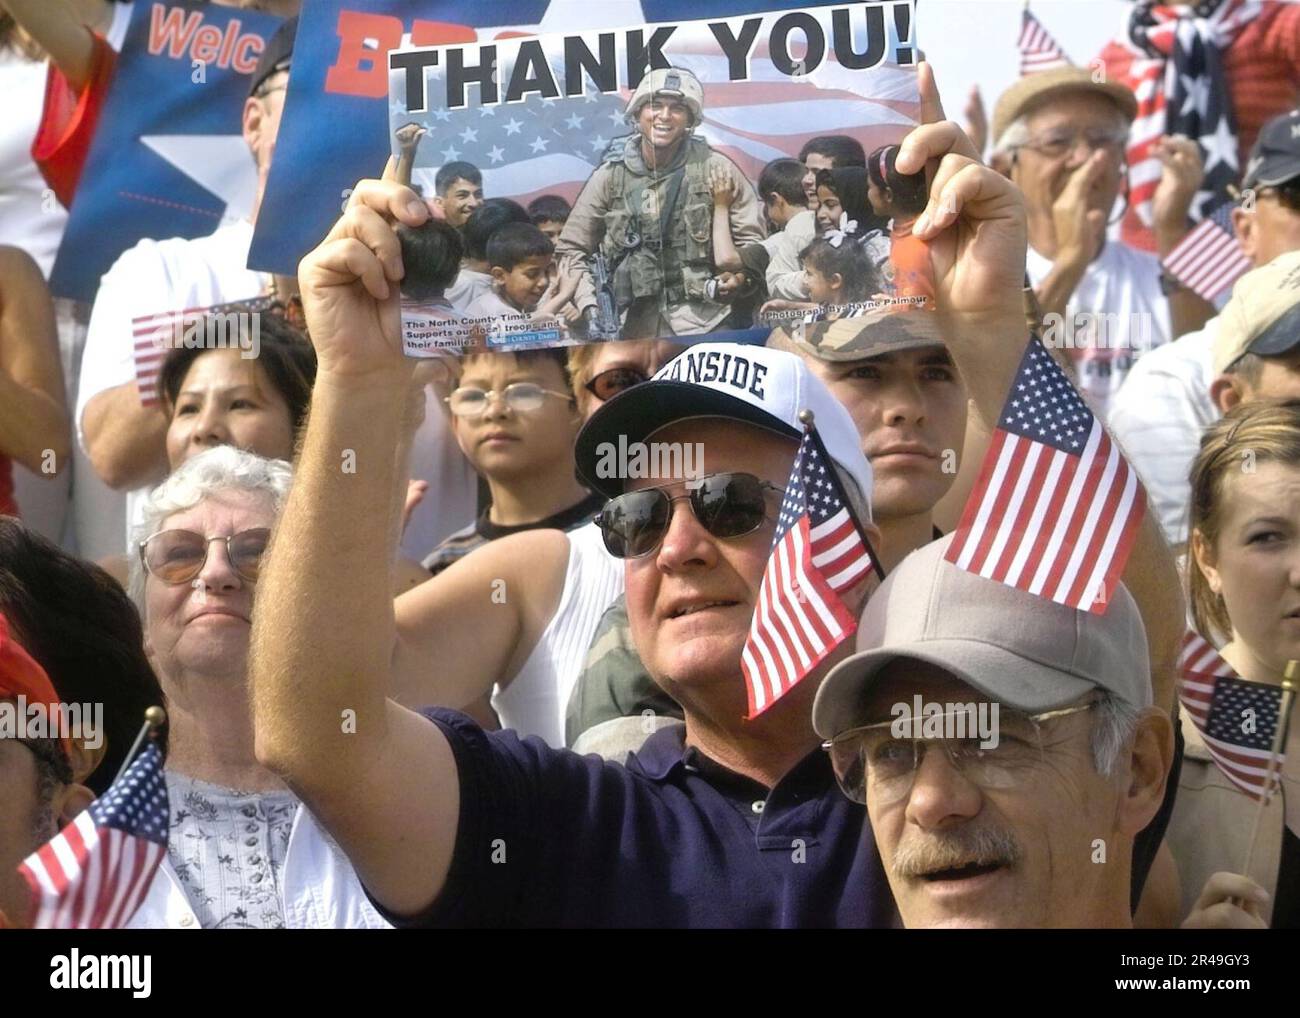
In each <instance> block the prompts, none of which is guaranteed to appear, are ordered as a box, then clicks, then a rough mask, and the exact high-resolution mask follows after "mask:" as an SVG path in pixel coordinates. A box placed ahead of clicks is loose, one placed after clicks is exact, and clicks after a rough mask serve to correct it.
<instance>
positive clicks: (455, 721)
mask: <svg viewBox="0 0 1300 1018" xmlns="http://www.w3.org/2000/svg"><path fill="white" fill-rule="evenodd" d="M422 713H424V715H425V716H426V717H428V718H429V719H430V720H432V721H433V722H434V723H435V724H437V725H438V727H439V728H440V729H441V730H442V732H443V734H444V735H445V736H446V737H447V740H448V741H449V742H450V743H451V747H452V751H453V752H454V753H455V757H456V766H457V768H458V769H459V772H460V824H459V829H458V833H457V837H456V847H455V852H454V855H453V858H452V863H451V870H450V872H449V874H448V878H447V883H446V886H445V888H444V890H443V893H442V894H441V895H440V897H439V898H438V900H437V901H435V902H434V903H433V905H432V906H431V907H430V908H429V909H428V910H427V911H426V912H424V913H423V914H422V915H418V916H414V917H408V918H399V917H393V916H391V915H390V916H388V919H389V920H390V921H391V922H392V923H394V925H397V926H437V927H445V926H494V927H495V926H525V927H528V926H568V927H593V926H612V927H757V928H768V927H772V928H794V927H835V926H843V927H884V926H892V925H897V920H896V918H895V910H894V905H893V899H892V898H891V897H890V894H889V886H888V883H887V882H886V879H885V875H884V871H883V869H882V868H881V864H880V859H879V857H878V855H877V854H876V845H875V839H874V838H873V837H872V835H871V829H870V826H869V825H868V823H867V816H866V809H865V808H864V807H862V806H859V805H857V804H855V803H852V802H850V801H849V800H848V799H846V798H845V797H844V795H843V794H842V793H841V792H840V790H839V788H838V787H837V785H836V784H835V776H834V774H833V773H832V771H831V767H830V760H829V759H828V757H827V754H825V753H824V752H822V751H821V750H820V749H818V750H815V751H813V752H812V753H810V754H809V755H808V756H807V757H805V758H804V759H803V760H802V761H801V762H800V763H799V764H798V765H797V766H796V767H794V768H793V769H792V770H791V771H790V772H789V773H788V774H786V775H785V777H783V778H782V779H781V781H780V782H778V784H777V785H776V787H775V788H773V789H771V791H770V792H769V791H768V789H766V788H765V787H764V786H763V785H761V784H759V783H758V782H756V781H753V780H751V779H749V778H746V777H744V776H743V775H739V774H735V773H734V772H732V771H730V770H728V769H726V768H725V767H723V766H721V765H720V764H718V763H716V762H715V761H713V760H710V759H708V758H707V757H705V756H704V755H703V754H701V753H699V752H698V751H697V750H694V749H690V748H686V747H685V746H684V745H683V731H684V730H683V729H682V728H680V727H673V728H669V729H664V730H661V731H659V732H656V733H655V734H654V735H652V736H651V737H650V738H649V739H648V740H647V741H646V743H645V745H644V746H643V747H642V748H641V750H640V752H638V753H637V754H636V755H635V756H634V757H632V758H631V759H630V760H629V762H628V765H627V766H626V767H623V766H619V765H618V764H614V763H609V762H607V761H603V760H601V759H600V758H599V757H596V756H578V755H577V754H576V753H571V752H569V751H567V750H556V749H552V748H550V747H549V746H547V745H546V744H545V743H543V742H542V741H541V740H540V739H537V738H535V737H529V738H526V739H520V738H519V736H518V735H517V734H516V733H515V732H513V731H505V732H484V731H483V730H482V729H481V728H480V727H478V725H476V724H475V723H474V722H473V721H471V720H470V719H469V718H467V717H465V716H464V715H463V714H459V713H457V712H455V711H448V710H436V709H429V710H426V711H423V712H422Z"/></svg>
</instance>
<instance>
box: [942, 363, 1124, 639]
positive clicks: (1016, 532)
mask: <svg viewBox="0 0 1300 1018" xmlns="http://www.w3.org/2000/svg"><path fill="white" fill-rule="evenodd" d="M1145 509H1146V493H1145V491H1144V490H1143V488H1142V482H1141V481H1139V480H1138V476H1137V473H1136V472H1135V471H1134V470H1133V469H1132V468H1131V467H1130V466H1129V465H1128V462H1127V461H1126V460H1125V459H1124V457H1123V455H1122V454H1121V453H1120V451H1119V447H1118V446H1116V445H1115V444H1114V443H1113V442H1111V440H1110V436H1109V435H1107V434H1106V429H1105V428H1104V427H1103V426H1102V424H1101V422H1100V421H1098V420H1097V419H1096V418H1095V417H1094V416H1093V415H1092V412H1091V411H1090V410H1089V409H1088V407H1087V405H1086V404H1085V403H1084V402H1083V400H1082V399H1081V398H1080V397H1079V394H1078V392H1076V391H1075V388H1074V386H1073V385H1072V384H1071V383H1070V380H1069V379H1068V378H1066V377H1065V372H1063V371H1062V370H1061V368H1060V367H1059V366H1058V365H1057V363H1056V361H1055V360H1053V359H1052V355H1051V354H1049V353H1048V352H1047V350H1046V348H1044V346H1043V344H1042V343H1041V342H1039V340H1038V339H1037V338H1034V339H1031V340H1030V341H1029V347H1028V348H1027V349H1026V350H1025V355H1024V357H1023V358H1022V359H1021V361H1020V368H1019V370H1018V371H1017V372H1016V377H1015V379H1014V380H1013V381H1012V383H1011V393H1010V395H1009V397H1008V399H1007V403H1006V405H1005V406H1004V407H1003V408H1002V415H1001V418H1000V419H999V421H998V425H997V428H996V429H994V433H993V440H992V442H991V443H990V445H989V451H988V455H987V456H986V457H985V459H984V465H983V467H982V468H981V469H980V475H979V478H978V479H977V480H976V482H975V488H974V490H973V491H972V492H971V496H970V498H969V499H968V500H967V502H966V507H965V509H964V510H963V511H962V518H961V522H960V524H959V525H958V527H957V533H956V535H955V537H954V538H953V541H952V543H951V545H949V548H948V551H947V552H946V553H945V555H944V557H945V558H946V559H947V560H948V561H949V562H951V563H953V564H954V565H956V566H957V567H958V568H959V569H965V570H966V571H967V572H971V573H975V574H977V575H979V576H983V577H985V578H986V579H991V580H997V581H998V582H999V583H1005V584H1006V585H1007V586H1009V587H1016V588H1018V589H1020V590H1024V591H1028V592H1029V593H1031V594H1036V595H1038V596H1039V597H1045V598H1047V599H1049V600H1051V601H1056V602H1058V603H1060V604H1065V605H1069V606H1071V607H1073V608H1077V609H1079V610H1081V611H1091V612H1094V613H1096V614H1098V615H1101V614H1104V613H1105V611H1106V608H1107V606H1108V604H1109V597H1108V596H1107V593H1106V592H1107V591H1110V590H1114V589H1115V585H1116V584H1117V583H1118V582H1119V577H1120V574H1121V573H1123V571H1124V563H1125V562H1126V561H1127V560H1128V556H1129V552H1130V551H1131V550H1132V547H1133V542H1134V541H1135V540H1136V539H1137V534H1138V528H1139V527H1140V526H1141V523H1142V514H1143V512H1144V511H1145Z"/></svg>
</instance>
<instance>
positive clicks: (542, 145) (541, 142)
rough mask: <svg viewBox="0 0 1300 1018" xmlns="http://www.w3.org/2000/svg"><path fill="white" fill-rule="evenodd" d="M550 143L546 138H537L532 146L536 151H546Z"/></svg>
mask: <svg viewBox="0 0 1300 1018" xmlns="http://www.w3.org/2000/svg"><path fill="white" fill-rule="evenodd" d="M549 144H550V142H548V141H547V140H546V139H545V138H535V139H534V140H533V146H532V147H533V151H534V152H545V151H546V146H547V145H549Z"/></svg>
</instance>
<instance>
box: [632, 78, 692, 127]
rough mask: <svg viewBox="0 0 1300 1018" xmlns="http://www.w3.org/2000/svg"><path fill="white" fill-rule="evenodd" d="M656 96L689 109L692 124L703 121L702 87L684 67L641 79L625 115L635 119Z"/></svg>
mask: <svg viewBox="0 0 1300 1018" xmlns="http://www.w3.org/2000/svg"><path fill="white" fill-rule="evenodd" d="M657 95H663V96H668V97H669V98H670V99H676V100H677V101H678V102H684V103H685V104H686V105H687V106H688V107H689V108H690V111H691V117H692V118H693V120H694V123H696V124H698V123H699V122H700V121H701V120H703V119H704V86H703V85H701V84H700V79H699V78H697V77H696V76H695V75H694V74H692V73H691V72H690V71H688V70H686V69H685V68H684V67H664V68H660V69H658V70H654V71H651V72H650V73H648V74H647V75H646V76H645V77H644V78H642V79H641V84H639V85H637V87H636V91H635V92H633V93H632V98H631V100H630V101H629V102H628V104H627V115H628V116H629V117H632V118H635V117H636V116H637V115H638V114H639V113H640V112H641V107H642V106H644V105H645V104H646V103H648V102H649V101H650V100H651V99H653V98H654V97H655V96H657Z"/></svg>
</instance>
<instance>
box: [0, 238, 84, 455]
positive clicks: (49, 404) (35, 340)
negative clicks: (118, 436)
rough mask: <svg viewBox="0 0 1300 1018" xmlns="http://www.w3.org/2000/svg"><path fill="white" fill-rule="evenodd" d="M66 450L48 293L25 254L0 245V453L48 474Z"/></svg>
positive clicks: (68, 446)
mask: <svg viewBox="0 0 1300 1018" xmlns="http://www.w3.org/2000/svg"><path fill="white" fill-rule="evenodd" d="M71 450H72V437H71V432H70V429H69V427H68V408H67V405H66V402H65V399H64V395H63V370H62V368H61V367H60V365H59V339H58V333H57V330H56V329H55V325H54V305H53V304H52V303H51V301H50V292H49V290H47V289H46V287H45V280H44V279H43V278H42V277H41V270H40V268H39V267H38V266H37V264H36V263H35V262H34V261H32V259H31V257H30V256H29V255H28V254H27V253H26V252H24V251H21V250H19V249H18V248H16V247H0V453H3V454H5V455H8V456H10V457H12V458H13V459H15V460H17V461H18V462H19V463H21V464H22V465H23V466H25V467H27V469H28V470H31V471H32V472H33V473H37V474H40V475H52V474H55V473H58V472H59V471H60V470H62V469H63V465H64V463H65V462H66V461H67V459H68V455H69V453H70V452H71ZM47 452H49V453H52V454H53V462H48V457H47V456H46V453H47Z"/></svg>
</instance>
